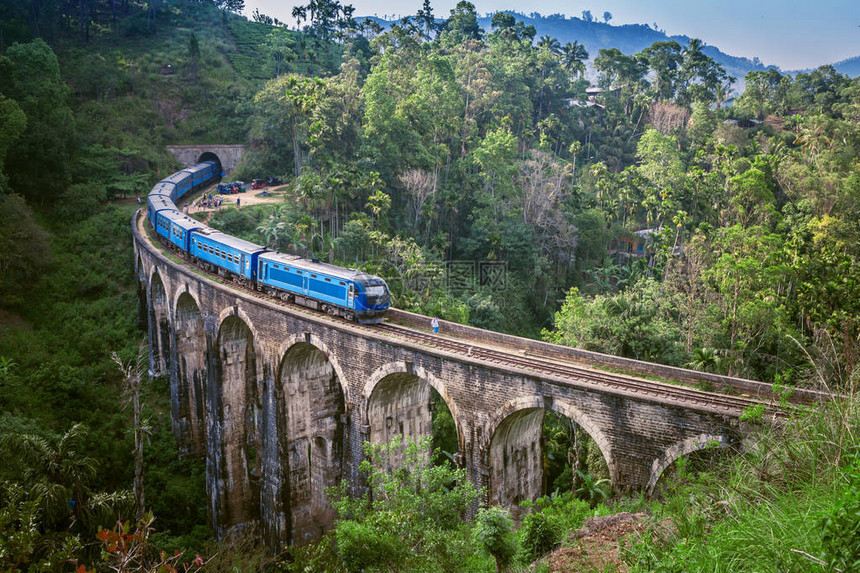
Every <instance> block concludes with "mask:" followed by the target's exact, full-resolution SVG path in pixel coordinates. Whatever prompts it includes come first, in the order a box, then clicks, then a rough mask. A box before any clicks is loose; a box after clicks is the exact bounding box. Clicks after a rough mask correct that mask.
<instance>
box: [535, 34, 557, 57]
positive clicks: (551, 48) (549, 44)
mask: <svg viewBox="0 0 860 573" xmlns="http://www.w3.org/2000/svg"><path fill="white" fill-rule="evenodd" d="M537 45H538V48H543V49H545V50H546V51H547V52H549V53H550V54H555V55H556V56H557V55H559V54H561V44H559V43H558V40H556V39H555V38H553V37H552V36H550V35H549V34H547V35H545V36H541V39H540V40H538V43H537Z"/></svg>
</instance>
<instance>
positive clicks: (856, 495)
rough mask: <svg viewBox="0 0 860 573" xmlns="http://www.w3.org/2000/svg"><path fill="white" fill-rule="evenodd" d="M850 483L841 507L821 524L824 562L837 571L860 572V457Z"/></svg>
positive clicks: (855, 462) (854, 466)
mask: <svg viewBox="0 0 860 573" xmlns="http://www.w3.org/2000/svg"><path fill="white" fill-rule="evenodd" d="M849 479H850V480H851V481H850V483H849V485H848V488H847V489H846V490H845V493H844V494H843V496H842V500H841V501H840V502H839V505H838V506H836V508H834V510H833V512H832V513H830V515H828V516H826V517H825V518H824V520H823V522H822V529H823V534H822V539H821V545H822V558H823V559H824V561H826V562H827V563H828V564H829V566H830V570H834V571H835V570H842V571H860V456H855V457H854V463H853V465H852V467H851V471H850V475H849Z"/></svg>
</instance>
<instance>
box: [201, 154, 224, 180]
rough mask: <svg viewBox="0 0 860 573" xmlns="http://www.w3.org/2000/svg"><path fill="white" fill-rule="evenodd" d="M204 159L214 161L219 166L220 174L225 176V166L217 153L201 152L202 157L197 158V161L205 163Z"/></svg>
mask: <svg viewBox="0 0 860 573" xmlns="http://www.w3.org/2000/svg"><path fill="white" fill-rule="evenodd" d="M204 161H214V162H215V164H216V165H217V166H218V171H217V173H218V175H222V176H223V173H224V168H223V166H222V165H221V160H220V159H219V158H218V156H217V155H215V154H214V153H212V152H211V151H204V152H203V153H201V154H200V157H198V158H197V163H203V162H204Z"/></svg>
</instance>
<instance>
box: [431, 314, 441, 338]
mask: <svg viewBox="0 0 860 573" xmlns="http://www.w3.org/2000/svg"><path fill="white" fill-rule="evenodd" d="M430 326H432V327H433V334H439V319H438V318H436V317H435V316H434V317H433V320H431V321H430Z"/></svg>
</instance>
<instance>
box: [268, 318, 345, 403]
mask: <svg viewBox="0 0 860 573" xmlns="http://www.w3.org/2000/svg"><path fill="white" fill-rule="evenodd" d="M296 344H310V345H311V346H314V347H316V348H317V349H318V350H319V351H320V352H322V353H323V354H325V356H326V358H327V359H328V361H329V364H331V366H332V368H334V373H335V376H337V380H338V383H339V384H340V391H341V393H342V394H343V399H344V401H345V402H346V403H349V402H350V393H349V385H348V384H347V378H346V376H344V374H343V367H342V366H341V365H340V361H339V360H338V358H337V353H336V352H333V351H332V350H331V348H330V347H329V345H328V344H326V342H325V341H324V340H323V339H321V338H320V337H319V336H316V335H314V334H295V335H293V336H290V337H289V338H287V339H286V340H284V341H282V342H281V343H280V344H279V345H278V347H277V349H276V350H275V356H276V357H277V362H276V372H278V373H280V371H281V368H282V367H283V364H282V362H283V360H284V357H286V355H287V352H289V351H290V348H292V347H293V346H295V345H296Z"/></svg>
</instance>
